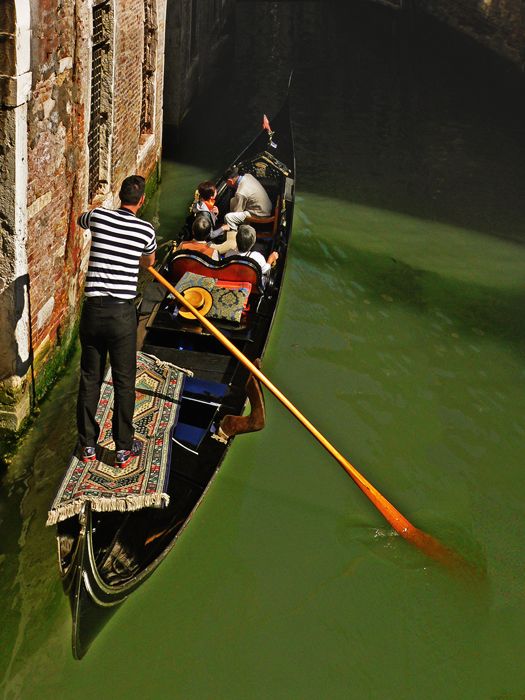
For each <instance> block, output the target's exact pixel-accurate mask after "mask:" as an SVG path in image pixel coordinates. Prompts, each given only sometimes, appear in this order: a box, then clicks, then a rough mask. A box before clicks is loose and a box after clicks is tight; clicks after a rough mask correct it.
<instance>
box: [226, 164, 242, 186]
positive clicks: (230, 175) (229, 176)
mask: <svg viewBox="0 0 525 700" xmlns="http://www.w3.org/2000/svg"><path fill="white" fill-rule="evenodd" d="M224 176H225V178H226V183H227V184H228V185H229V186H230V187H234V186H235V184H236V183H237V179H238V177H239V168H238V167H237V166H236V165H233V166H232V167H231V168H228V170H227V171H226V172H225V173H224Z"/></svg>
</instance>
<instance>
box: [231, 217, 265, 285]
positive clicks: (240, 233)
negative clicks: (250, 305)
mask: <svg viewBox="0 0 525 700" xmlns="http://www.w3.org/2000/svg"><path fill="white" fill-rule="evenodd" d="M235 240H236V242H237V248H234V249H233V250H229V251H228V252H227V253H225V255H224V257H225V258H229V257H231V256H232V255H241V256H242V257H244V258H250V259H251V260H254V261H255V262H256V263H257V264H258V265H259V267H260V268H261V272H262V274H263V277H264V278H266V277H267V275H268V273H269V272H270V269H271V267H272V265H274V264H275V262H276V261H277V258H278V257H279V253H278V252H277V251H276V250H274V251H273V252H272V253H270V255H269V256H268V258H267V259H266V260H265V259H264V255H262V254H261V253H258V252H257V251H256V250H252V248H253V246H254V245H255V241H256V240H257V235H256V233H255V229H254V228H253V226H249V225H248V224H241V226H239V228H238V229H237V235H236V237H235Z"/></svg>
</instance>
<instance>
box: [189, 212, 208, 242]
mask: <svg viewBox="0 0 525 700" xmlns="http://www.w3.org/2000/svg"><path fill="white" fill-rule="evenodd" d="M210 230H211V221H210V220H209V218H208V217H207V216H202V215H199V216H196V217H195V221H194V222H193V226H192V227H191V233H192V235H193V238H194V240H196V241H199V243H206V242H207V241H208V239H209V236H210Z"/></svg>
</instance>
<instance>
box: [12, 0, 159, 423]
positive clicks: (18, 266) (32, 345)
mask: <svg viewBox="0 0 525 700" xmlns="http://www.w3.org/2000/svg"><path fill="white" fill-rule="evenodd" d="M95 1H96V0H95ZM92 4H93V1H92V0H88V1H87V2H85V1H84V0H3V2H2V4H1V5H0V13H1V14H0V22H1V27H2V31H3V28H4V27H6V28H7V29H8V30H9V31H8V32H4V33H3V34H2V33H1V32H0V41H1V43H2V44H3V45H4V46H6V47H8V48H9V51H7V52H0V55H2V56H4V58H0V95H1V96H2V109H1V110H0V129H1V132H0V133H1V134H2V142H3V144H4V145H3V147H2V148H0V172H2V175H3V176H4V177H3V178H2V186H1V187H0V224H1V226H2V256H1V261H0V333H1V335H2V337H3V338H5V339H6V340H5V342H3V343H2V349H1V350H0V429H2V428H8V429H14V430H16V429H18V427H19V426H20V423H21V421H22V420H23V418H24V416H25V415H26V414H27V408H28V401H27V396H28V394H29V389H30V381H29V378H30V376H31V374H34V376H35V379H36V382H35V385H36V390H37V392H40V393H43V391H44V390H45V388H46V387H45V385H46V384H48V383H49V382H50V381H51V380H52V378H53V377H52V375H53V373H54V372H53V368H54V367H55V365H56V364H57V363H60V362H61V361H62V360H63V356H64V355H65V354H66V353H67V349H68V346H69V344H70V343H71V341H72V339H73V333H74V328H75V324H76V320H77V316H78V309H79V304H80V298H81V290H82V285H83V281H84V280H83V277H84V272H85V268H86V265H87V257H88V251H89V240H88V237H87V236H86V234H85V232H84V231H82V229H80V228H79V227H78V226H77V225H76V219H77V217H78V214H79V213H80V212H81V211H83V210H85V209H87V208H89V207H90V206H93V205H94V204H102V203H103V204H105V205H109V206H114V205H116V204H117V203H118V190H119V187H120V183H121V181H122V179H123V178H124V177H126V176H128V175H130V174H133V173H140V174H141V175H144V176H145V177H146V178H150V179H151V178H154V179H156V178H157V172H158V164H159V161H160V152H161V139H162V91H163V67H164V65H163V62H164V27H165V13H166V0H111V1H110V3H109V5H108V8H109V9H108V12H110V13H111V20H112V33H111V35H110V36H109V37H108V49H107V50H108V54H107V56H108V57H109V59H110V60H111V66H109V68H110V69H109V70H106V72H105V74H104V81H105V90H106V94H107V95H108V96H109V97H108V105H109V106H108V109H107V113H105V114H104V119H105V124H104V129H105V133H106V134H107V143H106V150H105V152H104V154H103V158H104V164H105V166H107V168H106V174H105V178H104V181H103V182H101V184H100V186H99V188H98V189H97V194H96V195H95V198H94V199H93V200H92V201H91V202H90V201H89V200H88V180H89V177H88V176H89V151H88V129H89V122H90V99H91V85H90V81H91V70H92V65H91V46H92V36H91V33H92ZM146 14H148V31H149V32H150V35H151V36H152V37H153V39H152V42H151V43H150V49H149V60H150V63H152V68H153V69H152V70H151V71H150V77H149V80H150V87H151V89H150V97H151V99H152V106H151V109H150V113H151V114H152V115H153V119H152V123H151V124H149V126H148V128H147V129H145V128H144V127H143V128H142V129H141V107H142V101H143V71H142V65H143V58H144V30H145V29H144V28H145V21H144V20H145V15H146ZM24 32H25V34H24ZM21 38H25V43H23V42H22V41H21ZM1 48H3V47H1ZM29 64H30V65H29ZM28 76H29V80H28ZM24 80H25V83H24V82H23V81H24ZM23 85H26V86H27V89H26V90H25V93H24V90H23V89H22V87H23ZM18 103H20V104H18ZM29 308H30V309H31V313H29ZM24 330H25V335H24ZM31 365H32V367H31ZM29 370H31V372H30V371H29ZM15 389H16V390H15ZM22 404H23V408H22V409H21V408H20V406H21V405H22Z"/></svg>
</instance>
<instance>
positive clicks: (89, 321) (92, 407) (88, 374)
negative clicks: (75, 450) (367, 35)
mask: <svg viewBox="0 0 525 700" xmlns="http://www.w3.org/2000/svg"><path fill="white" fill-rule="evenodd" d="M80 343H81V346H82V357H81V360H80V385H79V390H78V400H77V428H78V436H79V442H80V444H81V446H82V447H87V446H91V447H94V446H95V445H96V443H97V440H98V436H99V433H100V428H99V425H98V423H97V421H96V420H95V414H96V412H97V405H98V401H99V397H100V389H101V386H102V380H103V379H104V370H105V366H106V359H107V356H108V354H109V362H110V365H111V375H112V379H113V389H114V396H115V403H114V407H113V423H112V430H113V439H114V441H115V449H117V450H129V449H131V445H132V442H133V412H134V410H135V379H136V373H137V365H136V348H137V314H136V308H135V305H134V303H133V302H132V301H117V302H115V300H114V298H111V297H88V298H86V299H85V301H84V307H83V309H82V315H81V317H80Z"/></svg>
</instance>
